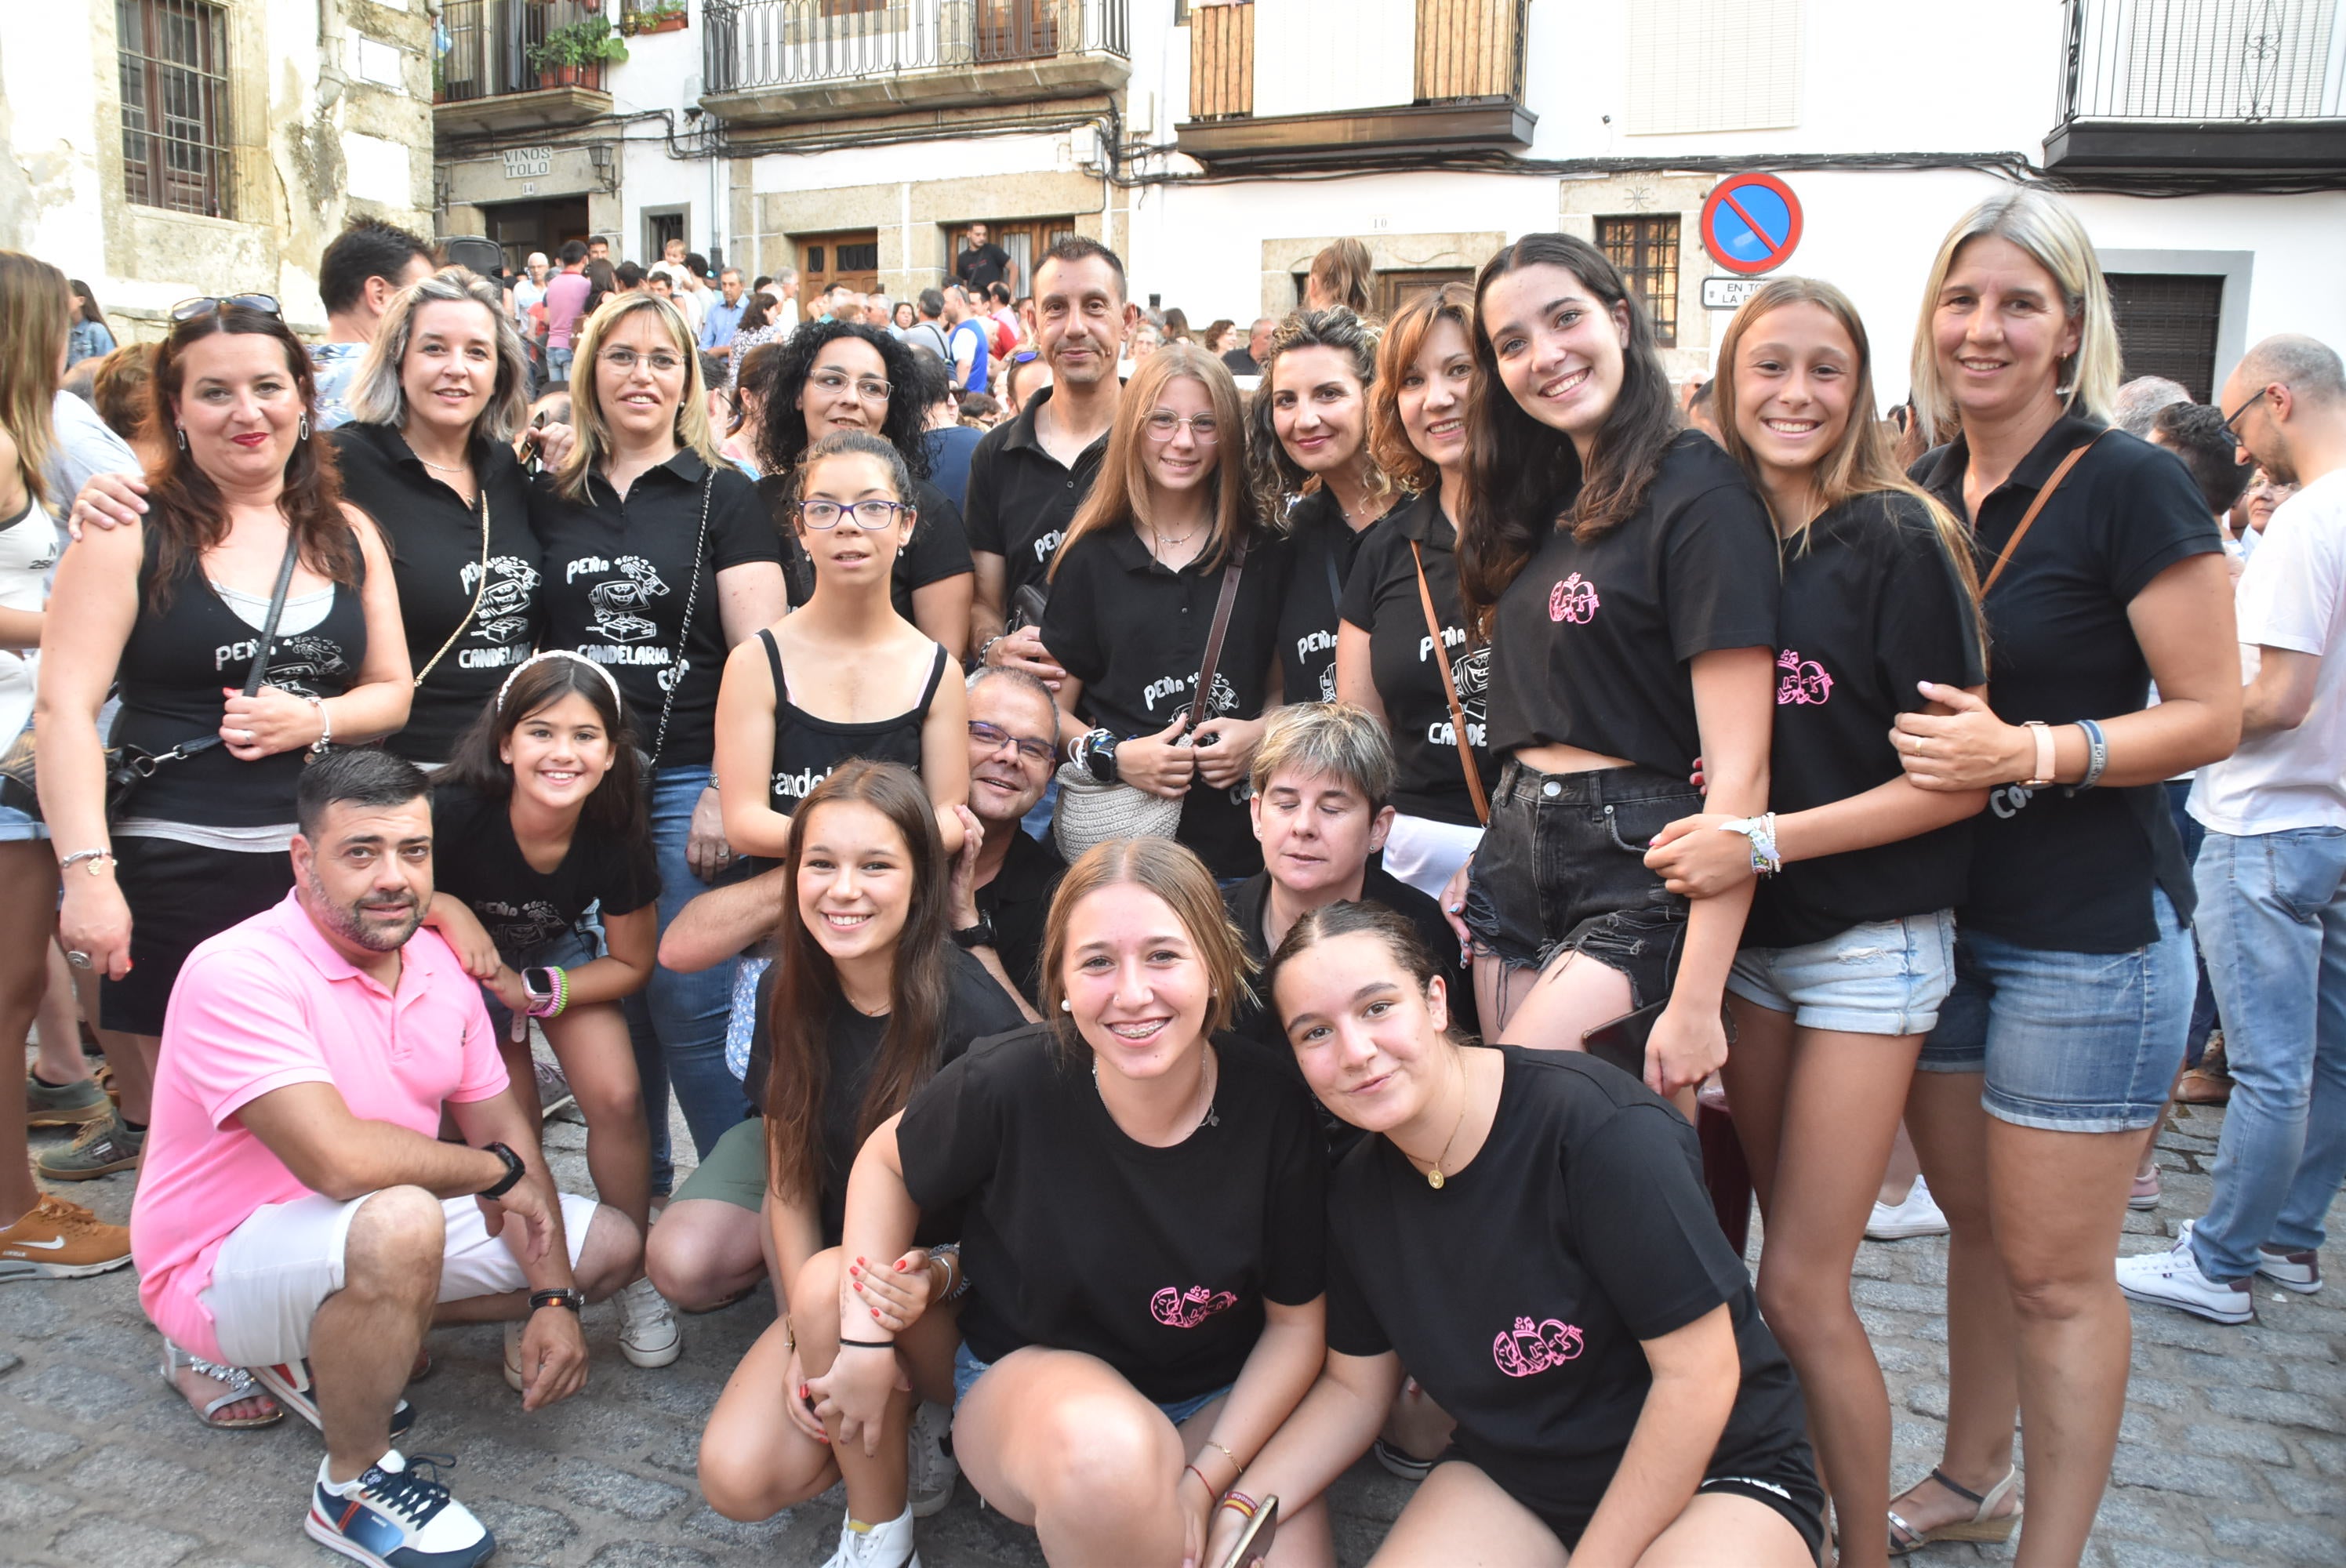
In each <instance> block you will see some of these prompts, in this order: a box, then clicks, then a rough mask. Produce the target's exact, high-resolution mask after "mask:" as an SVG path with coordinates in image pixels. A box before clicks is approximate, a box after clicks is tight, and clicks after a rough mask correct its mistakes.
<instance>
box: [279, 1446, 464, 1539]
mask: <svg viewBox="0 0 2346 1568" xmlns="http://www.w3.org/2000/svg"><path fill="white" fill-rule="evenodd" d="M454 1463H455V1461H454V1460H451V1459H446V1458H444V1457H441V1456H439V1455H434V1454H417V1455H416V1456H415V1461H414V1462H413V1464H410V1463H409V1462H408V1461H407V1460H406V1459H404V1458H403V1457H402V1455H401V1454H400V1451H398V1450H397V1449H393V1450H391V1451H389V1452H387V1453H385V1454H384V1455H383V1456H382V1459H381V1460H379V1461H376V1462H375V1463H374V1464H372V1465H370V1466H368V1467H367V1471H366V1473H365V1474H363V1475H362V1476H360V1477H359V1478H358V1479H357V1480H356V1481H345V1482H343V1483H342V1485H340V1486H336V1485H334V1484H332V1483H331V1482H330V1481H327V1480H326V1461H323V1460H320V1461H318V1484H317V1487H316V1489H315V1490H314V1492H312V1493H311V1500H310V1517H309V1518H308V1519H307V1520H305V1521H304V1522H302V1526H301V1528H302V1531H303V1532H305V1533H306V1534H307V1535H308V1536H309V1537H310V1539H311V1540H312V1541H314V1542H316V1543H318V1544H319V1545H321V1546H323V1547H324V1548H325V1549H326V1550H327V1551H329V1552H339V1553H342V1555H343V1556H345V1557H349V1558H352V1559H353V1560H355V1561H357V1562H360V1563H371V1564H372V1568H473V1565H474V1563H478V1562H480V1560H481V1559H482V1558H484V1557H486V1556H487V1555H488V1554H489V1553H492V1552H494V1551H495V1550H496V1549H497V1541H496V1537H495V1536H494V1535H491V1534H490V1533H489V1532H488V1530H487V1528H486V1527H485V1526H484V1525H483V1524H482V1523H481V1522H480V1521H479V1520H477V1519H475V1518H474V1517H473V1511H472V1510H471V1509H469V1508H466V1507H465V1506H464V1504H463V1503H461V1502H457V1501H456V1500H455V1499H454V1497H451V1496H450V1495H449V1494H448V1488H447V1487H446V1486H445V1485H444V1484H443V1483H442V1482H441V1481H440V1478H439V1469H440V1467H441V1466H442V1465H454Z"/></svg>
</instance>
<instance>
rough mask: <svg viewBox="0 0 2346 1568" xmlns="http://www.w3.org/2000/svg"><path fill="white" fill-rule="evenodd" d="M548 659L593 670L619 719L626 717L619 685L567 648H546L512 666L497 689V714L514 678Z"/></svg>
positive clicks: (590, 660)
mask: <svg viewBox="0 0 2346 1568" xmlns="http://www.w3.org/2000/svg"><path fill="white" fill-rule="evenodd" d="M550 658H575V659H576V660H577V661H578V662H579V663H580V664H583V665H585V666H586V667H587V668H588V669H591V670H593V671H594V672H595V673H596V674H597V675H599V676H601V677H603V684H604V685H605V686H607V687H610V688H611V706H612V707H613V708H617V710H618V712H619V714H620V715H621V717H623V718H624V717H625V716H626V714H627V698H626V697H621V696H620V695H619V683H618V682H617V681H616V680H614V679H612V678H611V672H610V671H609V670H607V669H605V668H604V667H602V666H601V665H599V664H597V663H596V662H595V661H594V660H593V659H591V658H588V657H586V655H585V654H582V653H577V652H575V651H573V650H572V649H569V648H547V649H546V651H545V652H544V653H534V654H532V655H530V656H529V657H527V658H525V659H524V660H522V661H521V663H519V664H517V665H515V666H514V667H513V672H512V673H511V674H509V675H507V676H506V677H505V684H504V685H502V686H500V687H497V711H498V712H499V713H503V712H504V711H505V693H506V692H508V691H511V690H512V689H513V683H514V680H515V677H518V676H519V675H520V674H521V672H522V671H524V670H525V669H527V668H528V667H530V666H532V665H534V664H540V663H543V662H544V661H546V659H550Z"/></svg>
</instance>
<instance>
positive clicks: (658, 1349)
mask: <svg viewBox="0 0 2346 1568" xmlns="http://www.w3.org/2000/svg"><path fill="white" fill-rule="evenodd" d="M619 1353H620V1354H621V1355H623V1356H625V1357H627V1359H628V1360H630V1361H633V1362H634V1363H635V1364H636V1365H637V1366H638V1367H665V1366H667V1365H668V1363H669V1362H670V1361H673V1360H675V1359H677V1357H678V1356H680V1355H682V1354H683V1353H684V1336H683V1335H682V1334H681V1333H678V1331H677V1327H676V1309H675V1308H672V1307H670V1306H669V1305H668V1298H666V1297H665V1296H662V1295H661V1294H660V1293H659V1291H658V1289H657V1288H655V1287H654V1286H653V1284H652V1282H651V1281H650V1280H648V1279H638V1280H637V1281H636V1282H635V1283H634V1284H633V1285H630V1286H628V1287H627V1288H626V1289H624V1290H622V1291H620V1292H619Z"/></svg>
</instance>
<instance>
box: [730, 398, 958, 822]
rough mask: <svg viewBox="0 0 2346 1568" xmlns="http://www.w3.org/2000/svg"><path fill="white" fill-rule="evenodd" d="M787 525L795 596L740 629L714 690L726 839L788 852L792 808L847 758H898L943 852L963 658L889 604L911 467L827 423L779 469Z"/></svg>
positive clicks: (877, 442) (912, 523) (951, 802)
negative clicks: (805, 585) (809, 586)
mask: <svg viewBox="0 0 2346 1568" xmlns="http://www.w3.org/2000/svg"><path fill="white" fill-rule="evenodd" d="M790 485H791V490H792V493H793V494H794V495H795V496H796V499H795V500H793V501H792V502H791V503H790V510H791V517H790V526H791V528H792V529H793V531H794V532H793V538H794V540H795V542H796V544H797V545H798V547H799V549H800V550H801V552H802V553H803V554H804V555H805V556H806V558H807V560H808V561H809V563H810V564H811V567H812V570H813V575H814V590H813V592H812V594H811V596H809V597H808V599H807V602H806V604H805V606H804V607H802V608H801V609H798V610H794V611H792V612H791V613H790V615H788V616H783V617H782V618H781V619H780V620H778V621H776V622H775V623H774V624H773V625H772V626H767V627H764V628H762V629H761V630H760V632H759V633H758V635H757V636H752V637H747V638H744V639H743V640H742V642H741V644H740V646H739V647H736V648H735V649H734V650H733V655H732V657H731V658H729V660H727V662H726V666H725V685H724V688H723V689H722V690H721V691H720V692H719V694H718V698H717V717H718V725H717V731H718V736H719V739H718V743H717V777H718V780H719V795H720V797H721V798H722V799H723V801H724V804H725V836H726V838H727V840H729V842H731V843H732V845H733V846H734V848H735V849H737V850H740V851H741V852H742V853H744V854H750V855H765V856H772V857H780V855H782V854H784V853H786V852H788V850H789V849H790V822H791V814H792V813H793V812H795V811H796V810H797V809H798V805H799V802H800V801H801V800H803V799H806V797H807V795H808V794H809V792H810V791H811V790H812V789H814V787H815V786H816V785H817V784H820V783H821V781H822V779H823V778H824V776H825V775H826V774H828V773H829V772H830V770H831V769H832V768H833V767H835V766H836V765H837V764H839V763H840V762H841V761H844V760H845V759H848V758H850V757H869V758H873V759H879V760H881V761H887V762H901V763H903V765H904V766H905V767H907V768H910V769H913V770H914V771H915V772H917V773H919V774H920V776H921V778H922V780H923V782H924V783H925V784H926V785H927V787H928V790H929V794H930V798H931V799H933V801H934V802H935V804H936V813H937V822H938V826H939V828H940V830H942V831H943V833H944V835H945V842H946V845H947V847H948V849H952V850H958V849H959V848H960V847H961V839H962V829H961V820H960V818H959V817H958V816H956V815H955V813H954V807H956V806H961V805H964V804H965V803H966V802H967V801H968V799H969V739H968V736H967V734H966V732H965V728H964V721H965V719H966V716H967V712H968V702H967V699H966V697H965V695H964V692H963V690H962V684H961V668H960V667H959V666H958V665H956V664H954V661H953V658H952V657H951V656H950V655H948V654H947V653H946V652H945V650H944V648H943V647H942V646H940V645H939V644H938V643H937V642H935V641H934V640H933V639H932V638H931V637H929V636H927V635H926V634H924V633H923V631H922V630H921V629H920V628H919V627H918V626H914V625H913V623H912V622H910V621H908V620H906V619H905V618H904V617H903V616H902V615H900V614H898V613H897V610H896V607H895V605H894V603H893V602H892V599H891V598H890V596H889V579H890V573H891V570H892V567H893V565H894V564H895V561H896V558H897V555H898V553H899V552H900V551H902V550H903V549H904V548H905V546H906V544H907V542H908V541H909V539H910V538H911V536H912V534H913V530H914V529H916V528H917V527H919V526H920V521H919V518H918V516H917V515H916V514H915V513H914V511H913V507H912V506H911V505H910V504H908V502H907V499H906V498H907V496H908V494H910V491H911V475H910V474H908V473H906V472H905V470H904V460H903V456H902V454H900V453H898V452H897V450H896V449H895V448H894V447H892V446H891V445H889V444H888V443H886V442H884V441H882V440H881V439H880V438H879V437H878V436H876V435H867V434H864V433H862V432H861V431H852V430H850V431H838V432H835V433H832V434H830V435H827V436H825V437H823V438H822V439H821V441H818V442H816V443H814V444H813V445H812V446H811V447H809V448H808V449H807V451H806V452H805V453H804V454H803V455H801V457H800V459H799V463H798V467H797V468H796V470H795V471H793V473H791V475H790Z"/></svg>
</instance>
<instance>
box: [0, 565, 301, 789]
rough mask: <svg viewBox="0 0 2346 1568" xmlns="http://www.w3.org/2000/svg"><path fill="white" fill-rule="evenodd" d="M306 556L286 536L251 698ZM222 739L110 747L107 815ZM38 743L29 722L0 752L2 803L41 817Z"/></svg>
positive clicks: (247, 683) (247, 687)
mask: <svg viewBox="0 0 2346 1568" xmlns="http://www.w3.org/2000/svg"><path fill="white" fill-rule="evenodd" d="M300 559H301V541H300V540H299V539H297V538H295V537H293V536H292V535H291V534H290V533H289V534H288V535H287V536H286V540H285V559H284V560H282V561H280V562H279V563H278V565H277V585H276V587H274V588H273V589H271V590H270V595H269V615H268V616H267V618H266V619H264V620H263V621H262V622H261V625H260V643H259V645H258V646H257V647H254V649H253V653H252V665H251V667H250V668H249V669H247V670H246V671H245V674H244V695H245V696H247V697H250V696H251V695H252V694H253V693H254V692H257V691H259V690H260V677H261V676H262V675H263V673H264V672H266V670H267V669H268V667H269V653H270V645H271V644H272V643H274V642H275V641H276V640H277V623H278V622H279V621H280V620H281V619H282V618H283V617H284V615H285V594H286V590H287V589H289V588H291V586H292V585H293V566H294V563H296V562H297V561H299V560H300ZM219 744H220V738H219V731H217V730H215V731H213V732H212V733H211V734H209V735H199V736H197V737H195V738H193V739H189V740H182V741H181V742H179V744H178V745H177V746H174V747H172V748H170V749H168V751H148V750H147V749H145V748H143V747H138V746H129V745H122V746H109V747H107V748H106V750H105V754H104V755H105V759H106V820H107V822H109V823H111V822H113V821H115V820H118V819H119V818H120V817H121V816H122V814H123V812H124V810H125V809H126V808H127V807H128V804H129V800H130V797H131V796H132V795H133V794H134V793H136V792H137V790H138V786H140V785H141V784H144V783H145V782H146V781H147V780H148V779H152V778H153V777H155V775H156V774H157V773H158V772H159V771H161V770H162V769H164V768H166V767H168V765H169V764H171V763H174V762H184V761H185V760H187V759H189V758H190V757H194V756H198V755H199V754H200V753H203V752H206V751H209V750H210V749H211V748H213V747H215V746H218V745H219ZM38 760H39V747H38V745H37V744H36V738H35V736H34V734H33V726H32V724H31V723H30V722H29V721H28V722H27V723H26V726H25V728H23V729H22V730H21V731H19V732H18V734H17V736H16V738H15V740H14V741H13V742H11V743H10V745H9V747H8V749H7V750H6V752H5V753H0V805H7V806H13V807H15V809H18V810H20V811H22V812H24V813H25V814H26V815H27V816H29V817H32V818H34V819H36V820H38V819H39V818H40V815H41V792H40V788H39V779H38V773H37V764H38Z"/></svg>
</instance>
